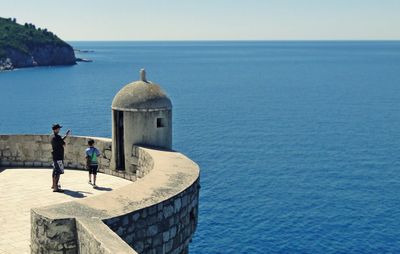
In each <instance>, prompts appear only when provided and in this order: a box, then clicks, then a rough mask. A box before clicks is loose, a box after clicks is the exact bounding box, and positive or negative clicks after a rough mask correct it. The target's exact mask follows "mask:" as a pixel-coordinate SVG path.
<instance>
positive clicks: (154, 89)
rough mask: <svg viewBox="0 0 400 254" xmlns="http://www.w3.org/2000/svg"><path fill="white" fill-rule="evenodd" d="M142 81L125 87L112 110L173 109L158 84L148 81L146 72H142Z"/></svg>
mask: <svg viewBox="0 0 400 254" xmlns="http://www.w3.org/2000/svg"><path fill="white" fill-rule="evenodd" d="M140 76H141V80H139V81H135V82H132V83H130V84H128V85H126V86H124V87H123V88H122V89H121V90H120V91H119V92H118V93H117V94H116V95H115V97H114V100H113V102H112V109H114V110H121V111H135V110H147V109H153V110H154V109H171V108H172V103H171V100H170V99H169V98H168V96H167V95H166V94H165V92H164V91H163V90H162V89H161V87H160V86H159V85H157V84H154V83H152V82H150V81H147V80H146V75H145V71H144V70H141V71H140Z"/></svg>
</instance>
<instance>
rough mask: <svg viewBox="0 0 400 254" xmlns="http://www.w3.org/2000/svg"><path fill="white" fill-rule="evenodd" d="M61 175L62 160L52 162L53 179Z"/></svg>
mask: <svg viewBox="0 0 400 254" xmlns="http://www.w3.org/2000/svg"><path fill="white" fill-rule="evenodd" d="M61 174H64V162H63V161H62V160H60V161H53V177H54V176H59V175H61Z"/></svg>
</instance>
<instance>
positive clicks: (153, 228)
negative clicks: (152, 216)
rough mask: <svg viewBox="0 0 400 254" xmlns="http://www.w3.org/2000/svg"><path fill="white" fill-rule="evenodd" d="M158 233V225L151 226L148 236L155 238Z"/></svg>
mask: <svg viewBox="0 0 400 254" xmlns="http://www.w3.org/2000/svg"><path fill="white" fill-rule="evenodd" d="M157 233H158V226H157V225H151V226H150V227H148V229H147V236H155V235H156V234H157Z"/></svg>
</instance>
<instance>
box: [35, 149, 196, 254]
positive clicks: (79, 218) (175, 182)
mask: <svg viewBox="0 0 400 254" xmlns="http://www.w3.org/2000/svg"><path fill="white" fill-rule="evenodd" d="M140 149H143V151H145V152H146V153H148V155H149V156H151V157H152V159H153V162H154V164H153V169H152V170H151V171H150V172H149V173H148V175H146V177H144V178H141V179H138V180H137V181H136V182H134V183H132V184H129V185H127V186H124V187H121V188H119V189H116V190H114V191H112V192H109V193H105V194H102V195H99V196H96V197H93V198H87V199H83V200H79V201H74V202H69V203H63V204H58V205H53V206H48V207H41V208H35V209H32V214H40V215H41V216H43V217H45V218H48V219H49V220H65V219H71V218H73V219H75V220H76V225H77V226H76V227H77V235H78V236H77V243H76V248H89V249H90V248H98V249H101V252H98V253H110V252H108V251H107V250H110V248H111V247H110V246H109V245H110V244H111V243H110V242H106V241H105V239H108V238H110V239H112V238H115V237H116V235H118V236H119V237H121V238H122V239H124V240H125V242H121V241H119V242H118V241H116V242H113V246H114V247H115V248H116V249H117V250H119V249H121V250H123V249H124V248H126V246H125V245H124V244H128V245H130V246H131V247H132V248H134V249H135V250H136V251H137V252H138V253H145V252H146V253H147V252H152V251H153V252H155V253H183V252H186V251H187V249H188V244H189V241H190V239H191V237H192V235H193V233H194V231H195V229H196V225H197V214H198V194H199V173H200V172H199V167H198V166H197V165H196V164H195V163H194V162H192V161H191V160H189V159H188V158H187V157H186V156H184V155H183V154H180V153H178V152H171V151H159V150H153V149H148V148H143V147H141V148H140ZM104 223H106V224H107V225H109V226H110V228H111V229H112V230H113V231H114V232H113V231H111V230H101V233H100V232H99V229H98V227H99V225H101V224H103V225H104V226H105V224H104ZM32 225H33V227H35V221H32ZM88 228H89V229H91V230H89V232H91V234H89V233H88V232H87V231H85V230H84V229H88ZM101 228H104V227H103V226H101ZM32 230H33V231H32V232H34V231H35V229H34V228H33V229H32ZM48 230H50V229H48ZM35 232H36V231H35ZM98 234H100V235H98ZM85 235H86V236H85ZM81 236H83V238H82V237H81ZM35 237H39V238H40V237H44V238H45V239H46V238H47V236H46V233H43V234H42V235H40V236H35ZM80 237H81V238H80ZM87 237H93V239H95V240H96V244H93V245H91V246H89V247H88V245H87V244H86V245H84V244H81V243H82V242H84V240H83V239H87ZM34 242H38V240H37V239H32V244H33V243H34ZM39 242H42V243H46V240H43V239H42V240H41V241H39ZM53 245H54V244H53ZM49 246H50V244H48V248H50V247H51V246H50V247H49ZM93 246H94V247H93ZM114 247H113V248H114ZM32 249H34V246H32ZM84 250H86V251H88V250H87V249H82V250H81V253H91V252H90V251H89V252H85V251H84ZM115 251H116V250H114V252H111V253H118V252H115ZM33 253H35V252H33ZM43 253H50V252H43ZM125 253H127V252H125ZM131 253H136V252H131Z"/></svg>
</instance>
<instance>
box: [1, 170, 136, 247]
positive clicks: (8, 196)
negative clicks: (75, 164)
mask: <svg viewBox="0 0 400 254" xmlns="http://www.w3.org/2000/svg"><path fill="white" fill-rule="evenodd" d="M97 177H98V181H97V185H98V186H99V188H97V189H94V188H93V186H91V185H89V184H88V176H87V172H85V171H78V170H66V171H65V174H64V175H62V176H61V181H60V183H61V185H62V188H63V189H64V190H65V192H64V193H54V192H52V190H51V189H50V186H51V169H27V168H24V169H0V254H24V253H30V248H29V243H30V229H31V225H30V209H31V208H32V207H39V206H46V205H51V204H56V203H62V202H67V201H72V200H76V199H80V198H85V197H89V196H94V195H99V194H102V193H105V192H108V191H112V190H113V189H116V188H119V187H122V186H125V185H127V184H129V183H131V182H130V181H127V180H124V179H121V178H118V177H113V176H109V175H105V174H98V175H97Z"/></svg>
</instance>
